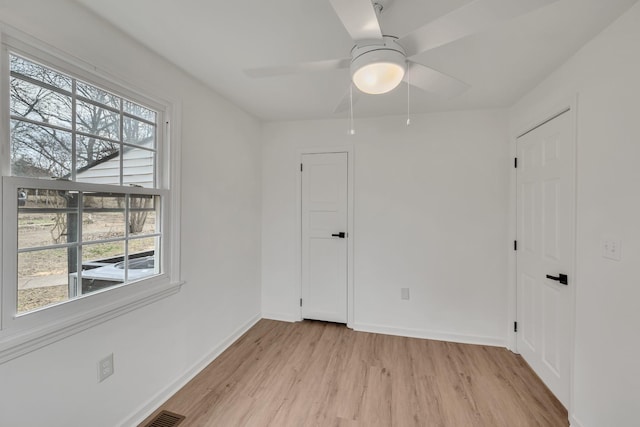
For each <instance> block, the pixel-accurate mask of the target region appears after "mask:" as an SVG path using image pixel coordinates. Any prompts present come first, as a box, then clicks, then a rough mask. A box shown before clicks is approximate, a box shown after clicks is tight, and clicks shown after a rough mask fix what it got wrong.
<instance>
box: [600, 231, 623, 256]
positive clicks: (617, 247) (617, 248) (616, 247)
mask: <svg viewBox="0 0 640 427" xmlns="http://www.w3.org/2000/svg"><path fill="white" fill-rule="evenodd" d="M621 245H622V244H621V242H620V239H618V238H617V237H614V236H602V256H603V257H604V258H608V259H612V260H614V261H620V259H621V249H622V248H621Z"/></svg>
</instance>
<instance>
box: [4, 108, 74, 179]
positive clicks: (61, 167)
mask: <svg viewBox="0 0 640 427" xmlns="http://www.w3.org/2000/svg"><path fill="white" fill-rule="evenodd" d="M11 174H12V175H14V176H28V177H34V178H51V177H57V178H68V177H69V176H70V174H71V133H70V132H64V131H60V130H56V129H52V128H49V127H46V126H39V125H34V124H31V123H27V122H22V121H19V120H11Z"/></svg>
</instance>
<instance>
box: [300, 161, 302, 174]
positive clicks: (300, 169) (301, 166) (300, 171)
mask: <svg viewBox="0 0 640 427" xmlns="http://www.w3.org/2000/svg"><path fill="white" fill-rule="evenodd" d="M300 172H302V163H300Z"/></svg>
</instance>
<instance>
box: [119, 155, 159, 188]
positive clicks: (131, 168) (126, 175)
mask: <svg viewBox="0 0 640 427" xmlns="http://www.w3.org/2000/svg"><path fill="white" fill-rule="evenodd" d="M154 162H155V153H154V152H153V151H149V150H143V149H140V148H134V147H125V149H124V158H123V162H122V166H123V182H124V184H125V185H134V186H138V187H145V188H154V187H155V177H154V172H155V168H154Z"/></svg>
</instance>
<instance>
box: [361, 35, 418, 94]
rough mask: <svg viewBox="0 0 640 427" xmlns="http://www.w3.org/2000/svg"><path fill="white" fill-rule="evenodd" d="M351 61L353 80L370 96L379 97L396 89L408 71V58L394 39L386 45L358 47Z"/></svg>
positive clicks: (386, 42)
mask: <svg viewBox="0 0 640 427" xmlns="http://www.w3.org/2000/svg"><path fill="white" fill-rule="evenodd" d="M353 54H354V58H353V60H352V61H351V79H352V80H353V84H354V85H356V87H357V88H358V89H359V90H360V91H362V92H364V93H368V94H372V95H379V94H382V93H387V92H389V91H391V90H393V89H395V88H396V87H397V86H398V85H399V84H400V82H401V81H402V79H403V78H404V73H405V71H406V69H407V58H406V56H405V55H404V52H403V51H401V48H400V47H399V46H397V45H396V44H395V42H394V41H393V39H389V40H386V41H385V44H384V45H369V46H362V47H356V48H355V49H354V51H353Z"/></svg>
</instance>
